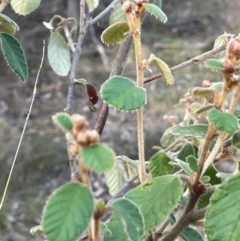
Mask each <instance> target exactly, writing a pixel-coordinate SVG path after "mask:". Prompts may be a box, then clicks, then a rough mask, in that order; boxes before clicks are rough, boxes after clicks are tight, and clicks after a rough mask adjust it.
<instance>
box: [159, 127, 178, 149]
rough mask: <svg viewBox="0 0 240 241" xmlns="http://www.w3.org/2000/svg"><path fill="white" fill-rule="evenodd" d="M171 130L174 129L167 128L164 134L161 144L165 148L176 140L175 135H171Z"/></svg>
mask: <svg viewBox="0 0 240 241" xmlns="http://www.w3.org/2000/svg"><path fill="white" fill-rule="evenodd" d="M171 129H172V127H169V128H167V129H166V130H165V131H164V132H163V135H162V137H161V139H160V143H161V145H162V146H163V147H164V148H166V147H168V146H169V145H170V144H171V143H173V142H174V140H175V137H174V135H173V134H172V133H171Z"/></svg>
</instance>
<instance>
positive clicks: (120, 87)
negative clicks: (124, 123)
mask: <svg viewBox="0 0 240 241" xmlns="http://www.w3.org/2000/svg"><path fill="white" fill-rule="evenodd" d="M100 93H101V97H102V99H103V100H104V101H105V102H107V103H108V104H109V105H110V106H111V107H113V108H115V109H118V110H137V109H139V108H141V107H142V106H143V105H144V104H145V103H146V90H145V89H144V88H141V87H137V86H136V85H135V84H134V83H133V82H132V81H131V80H130V79H128V78H125V77H122V76H113V77H111V78H110V79H108V80H106V82H105V83H104V84H103V85H102V87H101V90H100Z"/></svg>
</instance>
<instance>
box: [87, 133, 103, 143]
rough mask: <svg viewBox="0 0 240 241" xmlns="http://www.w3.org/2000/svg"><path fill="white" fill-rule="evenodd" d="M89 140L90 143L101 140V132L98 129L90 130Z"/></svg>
mask: <svg viewBox="0 0 240 241" xmlns="http://www.w3.org/2000/svg"><path fill="white" fill-rule="evenodd" d="M88 138H89V142H90V144H94V143H97V142H98V141H99V139H100V138H99V134H98V132H97V131H96V130H92V131H90V132H89V136H88Z"/></svg>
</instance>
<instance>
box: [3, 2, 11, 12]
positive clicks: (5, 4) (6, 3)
mask: <svg viewBox="0 0 240 241" xmlns="http://www.w3.org/2000/svg"><path fill="white" fill-rule="evenodd" d="M10 2H11V0H2V2H1V4H0V13H1V12H2V11H3V10H4V9H5V8H6V7H7V5H8V4H9V3H10Z"/></svg>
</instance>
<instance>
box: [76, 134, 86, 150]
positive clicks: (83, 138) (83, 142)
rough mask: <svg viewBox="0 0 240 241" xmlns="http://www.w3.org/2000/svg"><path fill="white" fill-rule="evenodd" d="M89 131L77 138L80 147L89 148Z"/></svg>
mask: <svg viewBox="0 0 240 241" xmlns="http://www.w3.org/2000/svg"><path fill="white" fill-rule="evenodd" d="M87 132H88V131H83V132H79V133H78V135H77V137H76V141H77V143H78V144H79V145H80V146H87V145H88V138H87V135H86V133H87Z"/></svg>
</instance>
